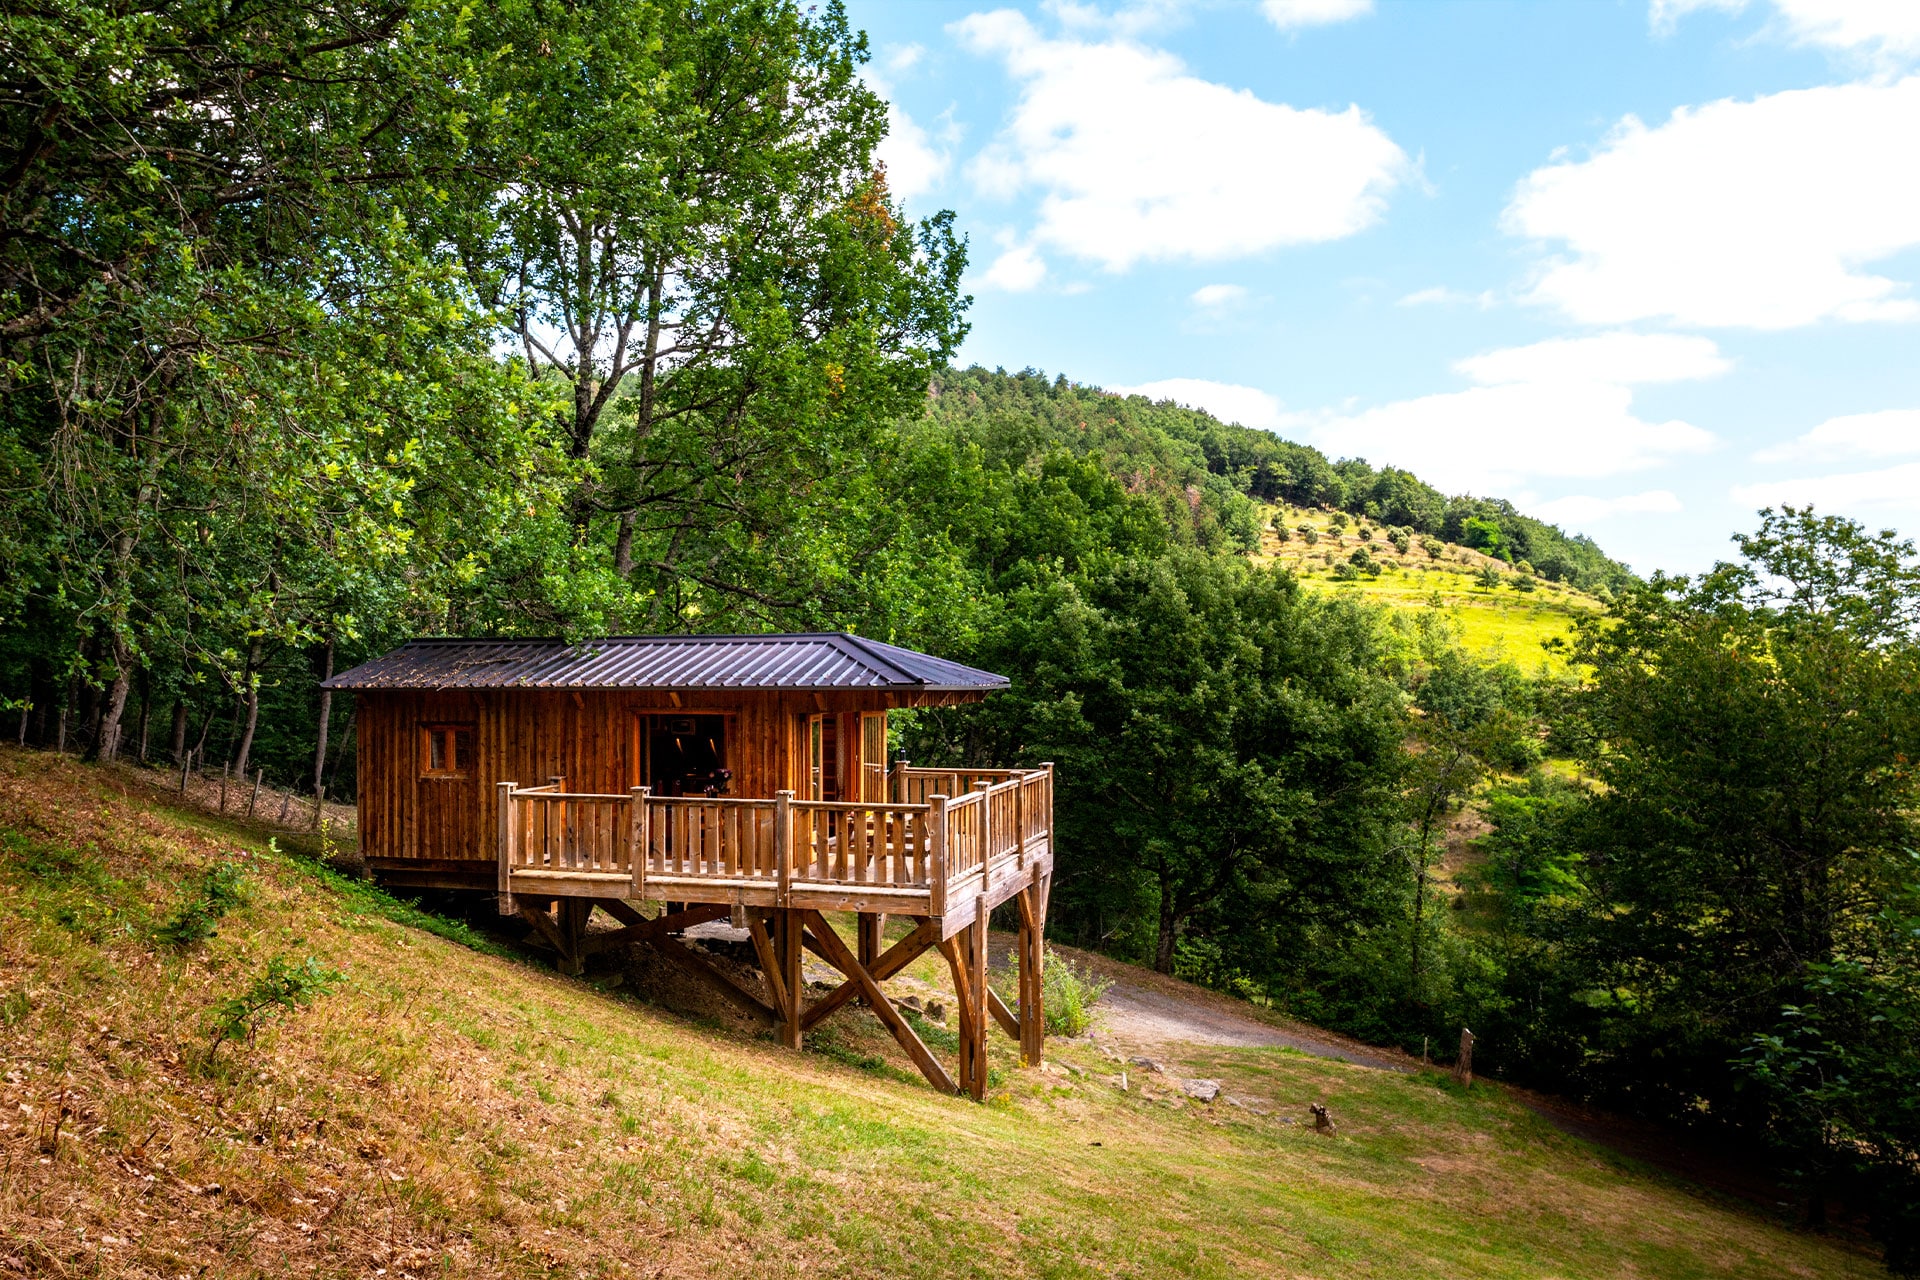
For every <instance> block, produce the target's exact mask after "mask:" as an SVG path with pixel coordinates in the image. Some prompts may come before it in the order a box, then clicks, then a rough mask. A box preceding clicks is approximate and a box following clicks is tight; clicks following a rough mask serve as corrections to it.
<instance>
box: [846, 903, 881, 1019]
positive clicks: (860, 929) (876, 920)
mask: <svg viewBox="0 0 1920 1280" xmlns="http://www.w3.org/2000/svg"><path fill="white" fill-rule="evenodd" d="M854 921H855V926H854V934H855V941H856V943H857V946H858V950H859V954H860V964H861V965H862V967H864V968H866V969H872V968H873V965H874V961H876V960H878V959H879V958H880V949H881V941H882V930H884V929H885V928H886V922H887V918H886V917H885V916H883V915H881V914H879V913H878V912H873V911H862V912H860V913H858V914H857V915H855V916H854ZM860 1002H861V1003H862V1004H865V1003H866V998H865V997H862V998H861V1001H860Z"/></svg>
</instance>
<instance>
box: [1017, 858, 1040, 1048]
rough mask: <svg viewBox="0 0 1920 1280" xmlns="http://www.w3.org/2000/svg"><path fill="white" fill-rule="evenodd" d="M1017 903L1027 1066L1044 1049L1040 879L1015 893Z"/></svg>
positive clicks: (1022, 1044) (1022, 1031)
mask: <svg viewBox="0 0 1920 1280" xmlns="http://www.w3.org/2000/svg"><path fill="white" fill-rule="evenodd" d="M1014 900H1015V901H1016V902H1017V903H1018V904H1019V907H1020V941H1019V962H1020V1058H1021V1061H1022V1062H1023V1063H1025V1064H1026V1065H1027V1066H1029V1067H1037V1066H1039V1065H1040V1064H1041V1062H1042V1060H1043V1058H1044V1055H1045V1053H1046V1035H1047V1023H1046V1014H1045V1011H1044V1009H1043V1007H1042V1001H1043V995H1042V987H1041V979H1042V976H1043V972H1044V966H1045V964H1046V943H1045V930H1046V917H1045V916H1042V915H1041V914H1040V883H1039V879H1038V877H1035V879H1034V882H1033V883H1032V884H1029V885H1027V886H1026V887H1025V888H1024V889H1022V890H1020V892H1019V893H1018V894H1016V895H1014Z"/></svg>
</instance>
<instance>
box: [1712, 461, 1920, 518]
mask: <svg viewBox="0 0 1920 1280" xmlns="http://www.w3.org/2000/svg"><path fill="white" fill-rule="evenodd" d="M1733 498H1734V501H1736V502H1741V503H1744V504H1746V505H1747V506H1749V507H1777V506H1779V505H1781V504H1782V503H1789V502H1790V503H1792V504H1793V505H1795V506H1804V505H1807V504H1809V503H1811V504H1812V505H1813V506H1815V507H1817V508H1819V509H1821V510H1823V511H1830V512H1834V513H1835V514H1842V515H1845V514H1851V513H1854V512H1858V511H1863V510H1873V509H1880V510H1905V511H1920V462H1906V463H1902V464H1900V465H1899V466H1894V467H1884V468H1882V469H1880V470H1878V471H1853V472H1847V473H1844V474H1841V475H1830V476H1799V477H1796V478H1794V479H1790V480H1764V481H1761V482H1760V483H1758V484H1744V485H1738V486H1736V487H1735V488H1734V490H1733Z"/></svg>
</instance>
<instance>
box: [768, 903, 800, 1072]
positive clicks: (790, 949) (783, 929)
mask: <svg viewBox="0 0 1920 1280" xmlns="http://www.w3.org/2000/svg"><path fill="white" fill-rule="evenodd" d="M774 916H775V932H774V938H773V945H774V951H775V953H776V954H775V957H774V958H775V961H776V962H777V963H778V965H779V967H780V980H781V982H783V983H785V984H786V988H787V1008H786V1010H785V1013H786V1017H785V1018H783V1019H782V1020H781V1023H780V1042H781V1043H782V1044H784V1045H786V1046H787V1048H789V1049H798V1048H800V1046H801V1044H802V1041H803V1039H804V1037H805V1034H806V1028H805V1027H804V1026H803V1025H802V1023H801V1020H800V1019H801V1015H802V1013H803V1012H804V1008H803V1006H804V1005H805V1003H806V999H805V989H804V987H803V986H802V985H801V978H800V933H801V925H800V913H799V912H797V911H793V910H789V909H786V908H782V909H781V910H778V911H776V912H774Z"/></svg>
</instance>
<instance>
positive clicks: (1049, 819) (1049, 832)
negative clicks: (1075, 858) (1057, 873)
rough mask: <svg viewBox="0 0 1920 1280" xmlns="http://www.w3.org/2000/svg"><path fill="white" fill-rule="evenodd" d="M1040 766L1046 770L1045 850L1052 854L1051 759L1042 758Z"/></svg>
mask: <svg viewBox="0 0 1920 1280" xmlns="http://www.w3.org/2000/svg"><path fill="white" fill-rule="evenodd" d="M1040 767H1041V768H1042V769H1045V770H1046V771H1047V794H1046V806H1047V852H1048V854H1052V853H1054V852H1055V850H1054V847H1053V761H1051V760H1042V761H1041V762H1040ZM1055 865H1058V864H1057V863H1056V864H1055Z"/></svg>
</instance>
